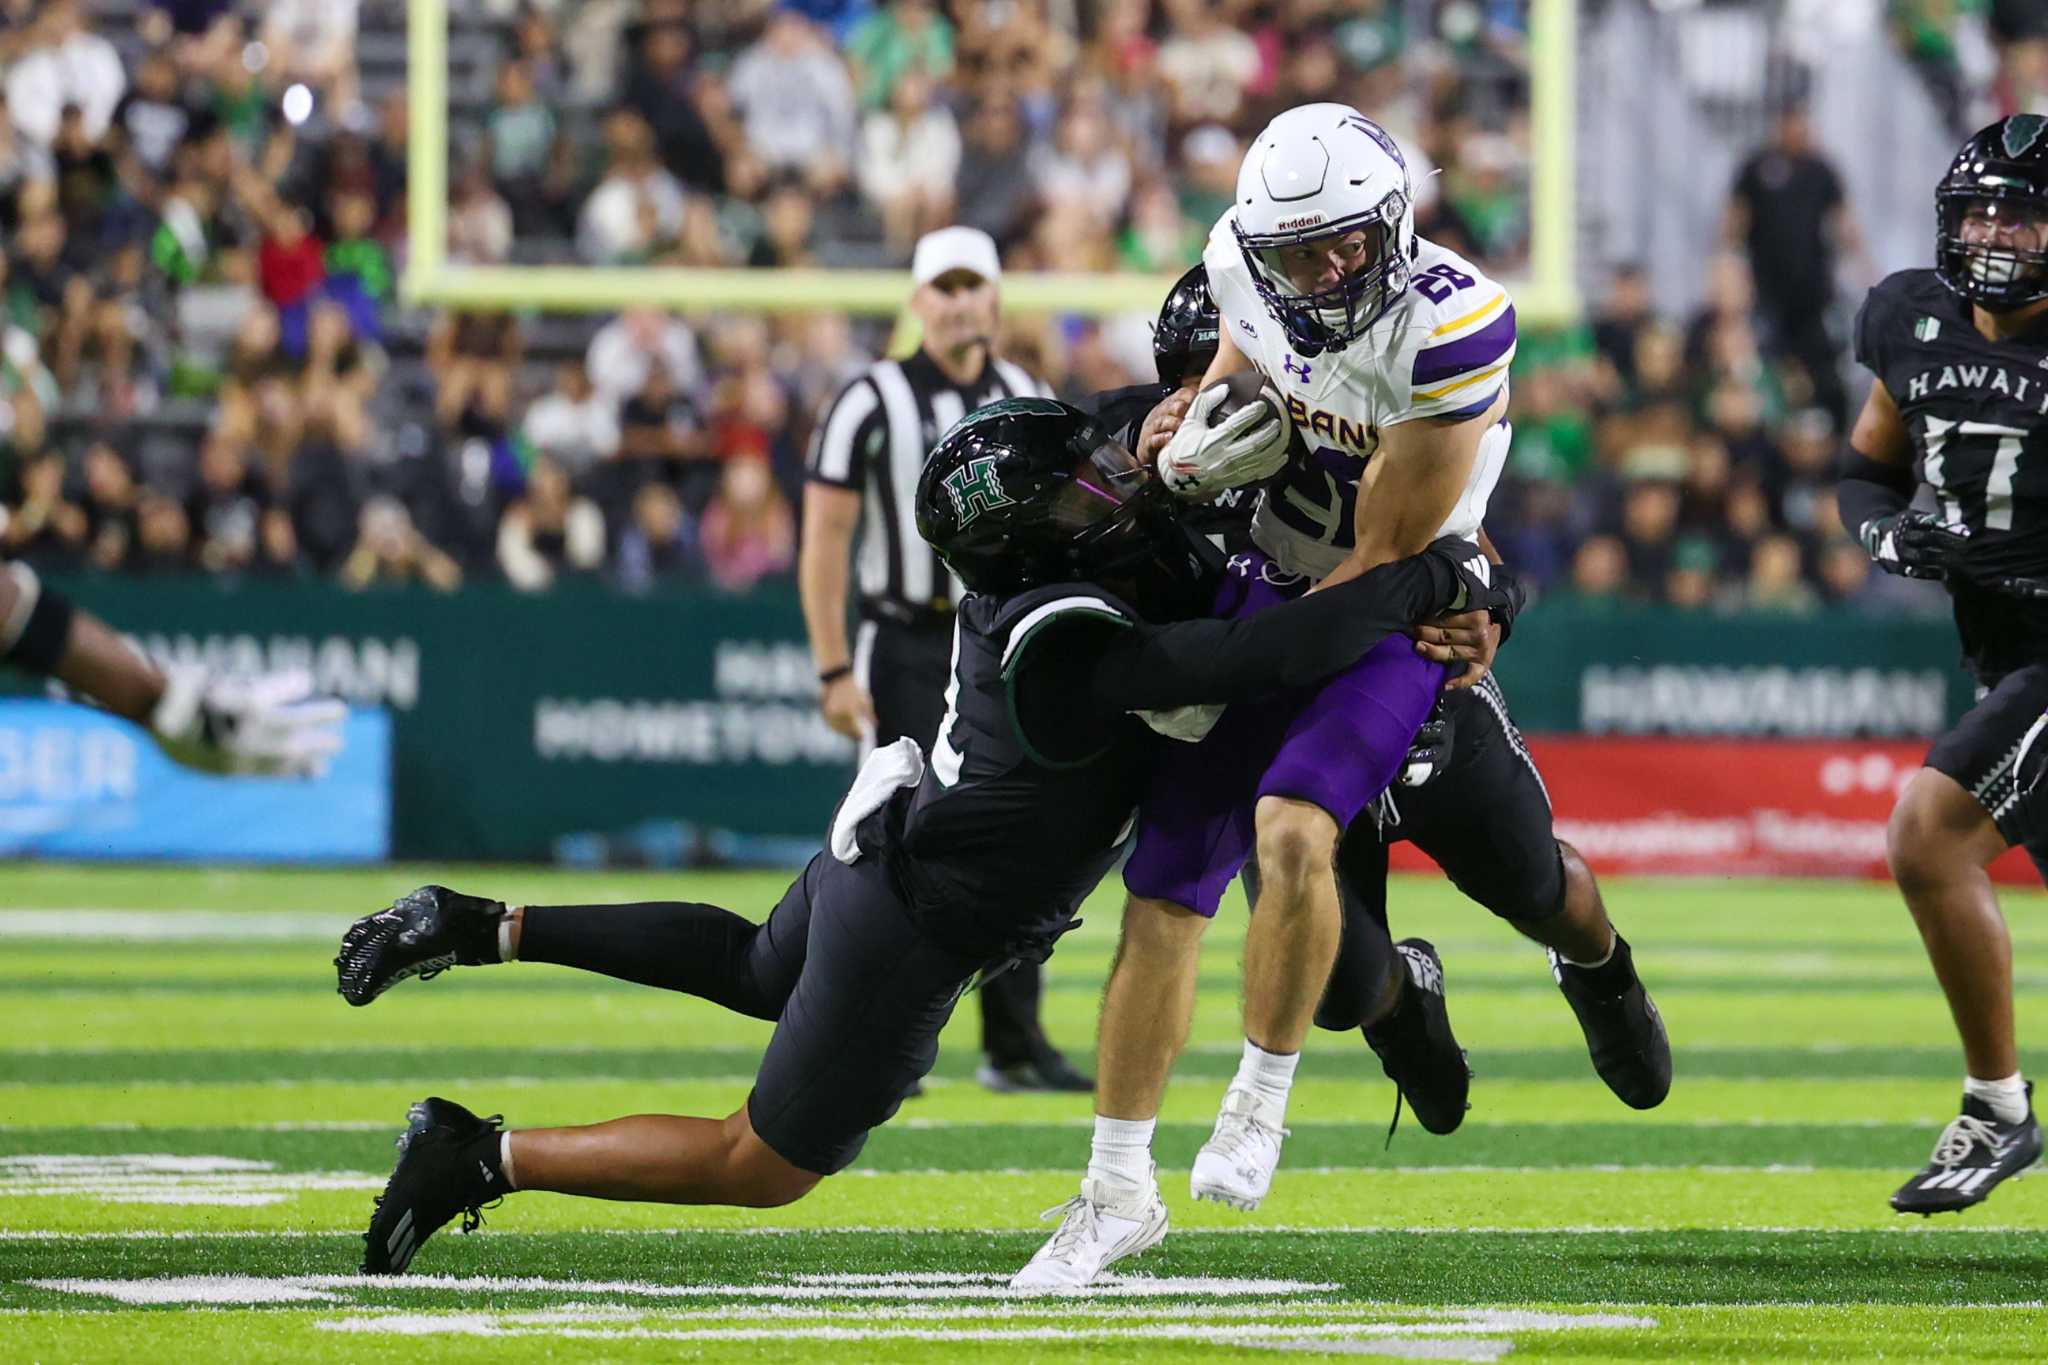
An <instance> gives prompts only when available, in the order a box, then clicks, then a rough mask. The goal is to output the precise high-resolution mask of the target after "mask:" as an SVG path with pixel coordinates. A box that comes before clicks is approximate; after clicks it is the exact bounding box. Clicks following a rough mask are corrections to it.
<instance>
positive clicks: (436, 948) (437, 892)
mask: <svg viewBox="0 0 2048 1365" xmlns="http://www.w3.org/2000/svg"><path fill="white" fill-rule="evenodd" d="M504 917H505V907H504V906H503V905H502V904H501V903H499V902H497V901H487V900H485V899H483V898H482V897H481V896H465V895H463V894H462V893H461V892H460V891H450V890H449V889H448V888H447V887H445V886H423V887H421V888H420V889H419V890H417V891H413V892H410V893H408V894H406V895H404V896H401V897H399V899H398V900H397V901H396V902H395V903H394V904H393V905H392V906H391V907H390V908H389V909H386V910H380V911H378V912H377V913H376V914H374V915H366V916H364V917H363V918H362V919H359V920H357V921H356V922H355V923H354V924H352V925H350V926H349V929H348V932H347V933H345V934H343V935H342V936H341V952H340V954H339V955H338V956H337V957H336V958H335V959H334V969H335V975H336V977H337V979H338V983H339V984H338V985H337V986H336V989H337V990H339V991H340V992H341V997H342V999H344V1000H346V1001H348V1002H349V1004H351V1005H367V1004H369V1003H370V1002H371V1001H372V1000H375V999H376V998H377V997H378V996H380V995H382V994H384V992H386V991H388V990H390V989H391V988H392V987H393V986H395V985H397V984H398V983H399V982H401V981H403V980H405V979H406V978H407V977H409V976H417V977H419V978H420V979H421V980H422V981H426V980H430V979H432V978H433V977H436V976H439V975H440V974H441V973H442V972H445V971H447V970H448V969H449V968H450V967H477V966H482V965H483V964H485V963H489V962H496V961H498V923H499V921H500V920H502V919H504Z"/></svg>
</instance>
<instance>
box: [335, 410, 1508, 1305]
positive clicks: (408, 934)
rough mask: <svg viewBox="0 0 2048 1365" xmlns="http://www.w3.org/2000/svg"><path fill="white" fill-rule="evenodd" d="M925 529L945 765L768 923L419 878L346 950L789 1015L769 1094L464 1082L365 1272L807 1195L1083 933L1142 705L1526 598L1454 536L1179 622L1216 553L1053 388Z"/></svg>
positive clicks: (392, 967) (763, 1079)
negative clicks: (499, 1243)
mask: <svg viewBox="0 0 2048 1365" xmlns="http://www.w3.org/2000/svg"><path fill="white" fill-rule="evenodd" d="M918 529H919V531H920V533H922V534H923V535H924V537H925V538H926V539H927V540H928V541H930V542H931V543H932V544H933V545H934V546H935V547H936V548H937V549H938V550H939V551H940V553H941V554H942V555H944V557H945V558H946V560H947V562H948V564H949V565H950V566H951V568H952V569H953V570H954V572H956V573H958V574H959V575H960V577H961V578H962V580H963V581H964V582H965V583H966V584H967V585H968V587H969V589H970V590H971V591H970V595H969V596H968V598H967V599H966V600H965V601H964V602H963V603H962V604H961V608H960V613H959V621H958V626H957V630H956V634H955V645H954V656H955V657H954V669H953V680H952V684H951V686H950V687H949V689H948V693H947V715H946V719H945V721H944V723H943V724H942V725H941V727H940V730H939V736H938V739H937V741H936V743H935V744H934V745H933V751H932V753H931V754H930V756H929V762H927V761H926V756H925V755H923V754H922V753H920V751H919V750H918V747H917V745H916V744H915V742H913V741H910V740H902V741H899V742H898V743H896V744H894V745H891V746H888V747H887V748H884V749H881V750H878V751H877V752H876V753H875V754H874V755H872V756H871V757H870V758H869V760H868V762H867V763H866V764H864V765H863V766H862V769H861V772H860V774H859V775H858V776H857V777H856V778H855V781H854V785H853V787H852V789H851V790H850V791H849V792H848V793H847V796H846V797H845V799H844V800H843V801H842V802H841V803H840V807H839V810H838V811H837V813H836V814H835V815H834V817H833V822H832V830H831V837H830V841H829V848H828V850H827V851H826V852H823V853H820V854H819V855H818V856H817V857H816V858H815V859H813V860H812V862H811V864H810V866H809V867H807V868H806V869H805V870H804V872H803V874H802V875H801V876H800V877H799V878H798V879H797V881H796V882H795V884H794V885H792V886H791V887H790V888H789V890H788V892H787V893H786V894H785V895H784V896H783V898H782V900H781V902H780V903H779V904H778V905H777V906H776V907H775V909H774V911H773V913H771V914H770V915H769V917H768V919H767V921H766V923H764V924H760V925H756V924H754V923H753V922H751V921H749V920H746V919H743V918H741V917H739V916H737V915H734V914H732V913H731V912H729V911H726V910H722V909H720V908H718V907H716V906H708V905H691V904H651V905H628V906H525V907H506V906H505V905H503V904H501V903H499V902H495V901H489V900H485V899H482V898H479V897H474V896H465V895H461V894H458V893H456V892H453V891H450V890H448V889H446V888H443V887H424V888H421V889H420V890H419V891H416V892H414V893H412V894H411V895H409V896H407V897H405V898H404V899H403V900H401V901H399V902H398V903H397V904H396V905H394V906H392V907H390V908H389V909H387V910H385V911H382V912H380V913H379V914H376V915H372V916H369V917H367V918H365V919H363V920H360V921H358V922H357V923H356V924H355V925H354V926H353V927H352V928H351V929H350V930H349V932H348V934H347V936H346V937H345V938H344V940H343V945H342V951H341V954H340V956H339V957H337V958H336V960H335V961H336V966H337V968H338V972H339V981H340V990H341V993H342V995H343V996H344V997H345V998H347V999H348V1000H349V1001H350V1003H352V1004H366V1003H368V1002H369V1001H370V1000H371V999H374V998H375V997H376V996H377V995H378V994H380V993H381V992H382V991H384V990H385V989H387V988H388V987H389V986H391V985H393V984H394V983H396V982H398V981H401V980H403V979H405V978H406V977H407V976H413V975H428V974H432V973H435V972H438V971H440V970H442V969H444V968H446V967H448V966H453V965H482V964H485V963H491V962H500V961H507V960H512V959H514V958H523V959H526V960H530V961H544V962H554V963H559V964H561V965H564V966H572V967H580V968H583V969H585V970H589V971H596V972H601V973H604V974H606V975H610V976H615V977H620V978H623V979H626V980H631V981H637V982H642V983H644V984H648V985H653V986H659V987H663V988H666V989H671V990H678V991H683V992H686V993H689V994H692V995H698V996H701V997H703V998H705V999H708V1000H712V1001H715V1002H717V1003H719V1004H722V1005H724V1006H726V1007H727V1008H729V1009H732V1010H736V1011H738V1012H740V1013H743V1014H749V1015H752V1016H755V1017H757V1018H763V1019H774V1020H776V1021H777V1023H776V1029H775V1033H774V1036H773V1037H772V1038H771V1039H770V1041H769V1043H768V1047H767V1051H766V1053H765V1055H764V1056H763V1058H762V1061H761V1067H760V1071H759V1073H758V1075H757V1078H756V1081H755V1085H754V1089H753V1092H752V1094H751V1095H749V1096H748V1099H747V1102H746V1103H745V1104H744V1105H743V1106H741V1108H740V1109H738V1110H737V1111H736V1112H734V1113H733V1114H731V1115H729V1116H727V1117H726V1118H724V1119H715V1118H689V1117H681V1116H675V1115H655V1114H643V1115H637V1116H634V1117H630V1118H622V1119H615V1120H612V1121H611V1122H609V1123H601V1124H596V1125H592V1126H588V1127H577V1128H554V1129H529V1130H523V1131H520V1132H515V1133H506V1132H503V1131H502V1130H501V1129H500V1127H499V1122H498V1120H496V1119H482V1118H478V1117H477V1116H476V1115H475V1114H472V1113H471V1112H469V1111H468V1110H467V1109H464V1108H463V1107H462V1106H460V1105H457V1104H454V1103H452V1102H450V1101H447V1100H443V1099H438V1098H436V1099H427V1100H424V1101H421V1102H420V1103H418V1104H416V1105H414V1106H412V1109H411V1111H410V1112H409V1114H408V1122H407V1128H406V1132H405V1134H404V1136H403V1137H402V1138H401V1139H400V1149H401V1155H400V1157H399V1161H398V1165H397V1168H396V1169H395V1170H394V1171H393V1173H392V1176H391V1179H390V1181H389V1182H388V1183H387V1185H386V1186H385V1190H384V1193H383V1195H382V1196H381V1197H380V1198H379V1200H378V1201H377V1209H376V1212H375V1213H374V1215H373V1216H372V1219H371V1222H370V1227H369V1230H368V1232H367V1233H366V1234H365V1245H366V1255H365V1258H364V1269H365V1270H366V1271H368V1272H370V1273H397V1272H400V1271H403V1270H404V1269H405V1267H406V1265H407V1264H408V1263H409V1262H410V1260H411V1259H412V1256H413V1254H414V1252H416V1251H417V1250H418V1247H419V1245H420V1243H421V1242H423V1241H424V1240H425V1239H426V1238H427V1237H428V1236H430V1235H431V1234H432V1233H433V1232H434V1231H435V1230H436V1229H438V1228H440V1227H441V1226H442V1225H443V1224H445V1223H447V1222H448V1221H449V1220H450V1219H452V1218H454V1217H455V1216H456V1215H457V1214H458V1213H464V1214H466V1216H465V1219H464V1226H465V1227H471V1226H474V1223H475V1220H476V1219H477V1218H478V1217H479V1215H478V1212H477V1210H478V1208H479V1207H480V1206H481V1205H482V1204H483V1203H485V1202H488V1201H490V1200H493V1199H496V1198H498V1197H499V1196H501V1195H503V1194H506V1193H508V1192H510V1191H512V1190H515V1189H544V1190H553V1191H557V1192H560V1193H567V1194H580V1195H586V1196H591V1197H596V1198H604V1199H633V1200H646V1201H653V1202H663V1203H684V1204H693V1203H695V1204H709V1203H718V1204H737V1205H743V1206H751V1207H768V1206H773V1205H779V1204H786V1203H789V1202H791V1201H792V1200H795V1199H798V1198H801V1197H802V1196H803V1195H804V1194H806V1193H808V1192H809V1191H810V1190H811V1189H812V1188H813V1187H814V1186H815V1185H816V1184H817V1183H818V1182H819V1181H820V1180H821V1179H823V1178H824V1177H825V1176H826V1175H829V1174H831V1173H833V1172H836V1171H839V1170H841V1169H843V1168H844V1167H845V1166H846V1165H848V1164H849V1163H850V1162H851V1161H852V1160H853V1159H854V1157H855V1156H856V1155H857V1154H858V1153H859V1151H860V1149H861V1146H862V1144H863V1143H864V1142H865V1141H866V1138H867V1134H868V1132H869V1130H871V1129H872V1128H874V1127H876V1126H877V1125H879V1124H881V1123H883V1122H885V1121H886V1120H887V1119H888V1118H889V1117H890V1116H891V1115H892V1114H894V1113H895V1112H896V1108H897V1106H898V1104H899V1103H900V1102H901V1101H902V1099H903V1098H904V1096H905V1095H906V1094H907V1093H909V1091H910V1090H911V1088H912V1087H913V1086H915V1085H916V1083H917V1082H918V1080H919V1079H920V1078H921V1077H923V1076H924V1075H925V1073H926V1072H927V1071H929V1070H930V1068H931V1066H932V1063H933V1061H934V1059H935V1058H936V1056H937V1050H938V1037H939V1031H940V1029H941V1028H942V1027H943V1026H944V1024H945V1022H946V1020H947V1018H948V1017H949V1016H950V1015H951V1013H952V1011H953V1007H954V1004H955V1003H956V1002H957V1001H958V999H959V998H960V995H961V994H962V992H964V991H965V990H966V989H967V987H968V985H969V984H970V982H971V981H972V980H973V978H974V977H975V975H976V973H977V972H986V971H990V970H1000V969H1001V967H1002V966H1003V965H1006V964H1007V963H1009V962H1011V961H1014V960H1017V959H1020V958H1032V959H1039V960H1042V959H1043V958H1044V957H1045V956H1046V955H1047V954H1048V953H1049V952H1050V951H1051V947H1052V944H1053V941H1054V940H1055V939H1056V938H1057V937H1058V936H1059V935H1060V934H1061V933H1062V932H1064V931H1065V930H1066V929H1067V928H1069V927H1071V925H1072V923H1073V918H1072V917H1073V914H1074V911H1075V909H1076V908H1077V907H1078V906H1079V904H1080V902H1081V900H1082V898H1083V897H1085V896H1086V895H1087V894H1088V893H1089V892H1090V891H1092V890H1093V889H1094V887H1095V885H1096V883H1097V882H1098V881H1100V879H1101V878H1102V876H1103V874H1104V873H1105V872H1106V871H1107V870H1108V869H1109V867H1110V865H1111V863H1112V862H1113V860H1114V859H1115V856H1116V853H1117V850H1118V847H1119V845H1120V844H1121V843H1122V841H1123V839H1124V837H1125V833H1126V831H1127V830H1128V829H1129V827H1130V822H1131V819H1132V816H1133V813H1134V810H1135V807H1136V805H1137V801H1138V797H1139V795H1140V794H1141V793H1142V792H1143V790H1144V789H1145V785H1146V782H1147V779H1148V776H1149V774H1150V771H1151V768H1152V765H1153V759H1154V756H1155V754H1156V752H1157V747H1158V746H1159V745H1161V744H1164V743H1168V742H1170V741H1168V740H1166V739H1164V738H1162V737H1161V735H1159V734H1158V733H1155V731H1154V730H1153V729H1152V728H1150V727H1149V726H1148V725H1147V724H1145V723H1143V722H1142V721H1141V720H1140V719H1139V718H1138V717H1137V716H1135V715H1133V714H1132V713H1134V712H1145V711H1152V710H1171V709H1173V708H1177V707H1181V706H1188V705H1194V704H1200V703H1216V702H1229V701H1233V700H1243V699H1248V698H1252V697H1257V696H1262V695H1266V694H1269V693H1272V692H1275V691H1280V690H1284V689H1291V688H1300V687H1304V686H1308V685H1311V684H1313V683H1315V682H1318V681H1319V680H1321V679H1322V678H1324V677H1325V676H1327V675H1329V674H1331V673H1334V672H1337V671H1339V670H1341V669H1343V668H1345V667H1348V666H1349V665H1351V664H1352V663H1353V662H1355V661H1356V660H1357V659H1358V658H1359V657H1360V656H1361V655H1363V654H1364V653H1365V652H1366V650H1368V649H1369V648H1370V647H1371V646H1372V645H1373V644H1375V643H1376V642H1378V641H1379V640H1381V639H1383V638H1384V637H1385V636H1386V635H1388V634H1389V633H1392V632H1394V631H1398V630H1401V629H1403V628H1404V627H1405V626H1407V625H1408V624H1409V623H1411V622H1414V621H1418V620H1423V619H1426V618H1428V617H1430V616H1432V615H1434V614H1436V613H1438V612H1440V611H1442V610H1445V609H1447V608H1449V607H1451V606H1453V605H1457V606H1460V607H1468V606H1469V607H1477V608H1485V609H1488V610H1495V611H1498V612H1500V613H1501V614H1502V615H1503V617H1506V616H1511V615H1512V612H1513V609H1514V606H1515V605H1516V603H1517V602H1518V600H1519V594H1518V590H1517V589H1516V588H1515V587H1514V585H1513V582H1512V580H1511V579H1509V578H1508V577H1507V576H1505V575H1489V573H1488V571H1487V570H1486V568H1485V566H1484V565H1483V564H1481V563H1478V562H1476V561H1474V562H1470V563H1468V562H1467V557H1468V556H1469V555H1470V550H1469V547H1464V548H1461V547H1459V546H1458V544H1457V543H1456V542H1449V541H1446V542H1440V543H1439V544H1438V545H1435V546H1432V547H1430V549H1429V550H1428V551H1426V552H1425V553H1423V554H1421V555H1418V556H1415V557H1413V558H1411V559H1407V560H1402V561H1400V562H1398V563H1394V564H1390V565H1387V566H1385V567H1383V568H1379V569H1375V570H1373V571H1372V572H1371V573H1370V574H1367V575H1365V576H1364V577H1363V578H1361V579H1358V580H1356V581H1355V582H1353V583H1346V584H1343V585H1341V586H1339V587H1336V588H1333V589H1331V590H1330V591H1329V592H1325V593H1317V594H1315V595H1314V596H1312V597H1306V598H1303V599H1302V600H1301V601H1300V602H1296V603H1289V604H1287V605H1285V606H1280V607H1275V608H1274V609H1272V610H1271V611H1268V612H1265V613H1262V614H1260V615H1258V616H1254V617H1251V618H1248V619H1245V620H1240V621H1218V620H1209V619H1184V618H1190V617H1194V616H1195V614H1196V613H1197V611H1198V610H1199V609H1200V608H1201V607H1202V606H1204V605H1205V604H1206V603H1207V602H1208V601H1209V600H1210V597H1211V596H1212V595H1213V593H1214V591H1215V575H1216V574H1217V573H1218V572H1219V571H1220V566H1219V565H1218V563H1217V562H1216V557H1215V556H1213V555H1211V554H1209V553H1207V550H1208V547H1207V546H1206V544H1205V542H1203V541H1201V540H1200V539H1199V538H1197V537H1195V536H1193V535H1191V534H1190V533H1189V532H1188V531H1187V530H1186V529H1185V528H1184V527H1183V526H1182V525H1181V524H1180V521H1179V517H1178V514H1177V512H1176V511H1175V509H1174V506H1173V502H1172V500H1171V499H1170V498H1168V497H1166V496H1165V495H1164V491H1163V489H1162V488H1161V487H1160V486H1159V485H1158V484H1157V482H1156V481H1155V479H1154V477H1153V474H1152V471H1151V468H1150V466H1149V465H1147V464H1141V463H1139V462H1138V461H1137V460H1136V459H1135V458H1133V456H1132V455H1131V454H1130V452H1129V451H1128V450H1126V449H1124V448H1123V447H1122V446H1120V445H1118V444H1117V443H1115V442H1114V441H1112V440H1110V439H1109V438H1108V436H1107V434H1106V433H1105V431H1104V429H1103V428H1102V426H1101V425H1100V424H1099V423H1097V422H1095V421H1093V420H1092V419H1090V418H1089V417H1087V416H1086V415H1085V414H1083V413H1082V412H1080V411H1079V410H1077V409H1075V408H1072V407H1069V406H1067V405H1066V404H1063V403H1057V402H1054V401H1051V400H1048V399H1037V398H1013V399H1006V400H1003V401H1001V402H998V403H994V404H990V405H989V406H987V407H984V408H981V409H979V410H977V411H976V412H974V413H972V414H970V415H969V416H968V417H967V418H966V419H964V420H963V421H962V422H961V423H960V424H959V425H957V426H956V427H955V428H954V429H953V430H952V432H950V433H949V434H948V435H947V436H946V437H945V438H944V439H943V440H941V441H940V443H939V445H938V447H937V448H936V449H935V450H934V451H933V452H932V455H931V457H930V459H929V461H928V462H927V464H926V466H925V469H924V472H923V474H922V475H921V477H920V480H919V487H918ZM1489 576H1491V577H1493V585H1492V586H1489V585H1488V583H1487V581H1486V580H1487V578H1488V577H1489ZM1155 622H1171V623H1172V624H1154V623H1155ZM1161 1230H1163V1225H1162V1229H1161Z"/></svg>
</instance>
